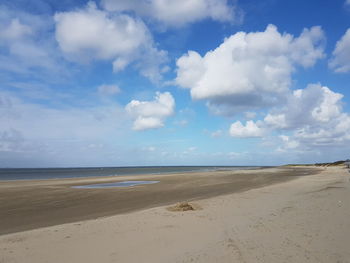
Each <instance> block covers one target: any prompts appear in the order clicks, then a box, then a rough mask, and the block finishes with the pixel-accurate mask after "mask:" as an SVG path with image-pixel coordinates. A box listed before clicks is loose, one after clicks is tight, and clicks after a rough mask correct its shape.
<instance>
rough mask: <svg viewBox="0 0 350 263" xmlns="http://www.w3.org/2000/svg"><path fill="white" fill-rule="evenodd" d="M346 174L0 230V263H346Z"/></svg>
mask: <svg viewBox="0 0 350 263" xmlns="http://www.w3.org/2000/svg"><path fill="white" fill-rule="evenodd" d="M271 173H273V172H272V171H271ZM248 174H249V173H248ZM349 175H350V174H349V173H348V171H347V170H346V169H344V168H342V167H328V168H325V169H324V170H323V171H322V172H321V173H319V174H314V175H311V176H300V177H297V178H296V179H295V180H289V181H285V182H280V183H276V181H274V184H273V185H268V186H263V187H260V188H256V189H251V190H247V191H244V192H236V193H233V194H226V195H221V196H216V197H211V198H207V199H201V200H199V199H197V198H193V199H194V201H192V202H190V204H192V203H193V207H200V208H201V209H198V210H194V211H192V210H190V211H185V212H172V211H169V210H168V209H167V208H168V207H169V206H168V205H167V206H161V207H155V208H150V209H146V210H141V211H136V212H131V213H128V214H119V215H115V216H109V217H104V218H98V219H95V220H86V221H80V222H75V223H68V224H63V225H56V226H51V227H45V228H39V229H34V230H30V231H24V232H18V233H12V234H7V235H2V236H0V262H1V263H3V262H6V263H8V262H9V263H11V262H28V263H31V262H33V263H34V262H35V263H41V262H50V263H55V262H76V263H79V262H84V263H89V262H204V263H206V262H208V263H209V262H269V263H273V262H327V263H329V262H339V263H340V262H342V263H344V262H350V250H349V244H350V220H349V218H350V203H349V200H350V182H349V177H350V176H349ZM209 177H210V176H209ZM169 178H171V176H169ZM223 178H226V177H225V176H223ZM226 179H227V178H226ZM226 179H225V180H226ZM252 180H253V179H252ZM219 181H220V180H219ZM253 181H254V180H253ZM41 183H42V182H40V183H39V182H38V184H39V185H40V184H41ZM265 183H266V182H265ZM270 183H271V182H270ZM202 184H204V181H202ZM189 185H191V184H189ZM210 185H212V184H211V183H210ZM265 185H266V184H265ZM150 186H151V185H149V186H147V187H150ZM152 186H153V185H152ZM8 187H9V186H8ZM180 188H181V187H180ZM213 189H214V188H213ZM216 189H217V190H218V189H219V188H216ZM223 189H225V188H223ZM185 192H186V191H185ZM178 201H183V200H178ZM175 203H176V202H174V203H173V205H174V204H175Z"/></svg>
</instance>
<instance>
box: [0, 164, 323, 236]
mask: <svg viewBox="0 0 350 263" xmlns="http://www.w3.org/2000/svg"><path fill="white" fill-rule="evenodd" d="M318 171H319V170H318V169H315V168H306V167H298V168H295V167H293V168H290V167H280V168H269V169H260V170H237V171H215V172H192V173H178V174H165V175H143V176H141V175H138V176H118V177H94V178H71V179H56V180H55V179H52V180H31V181H0V193H1V197H0V200H1V202H0V235H1V234H8V233H13V232H19V231H24V230H30V229H36V228H40V227H46V226H52V225H58V224H63V223H70V222H76V221H81V220H87V219H95V218H98V217H103V216H111V215H116V214H123V213H130V212H132V211H137V210H142V209H146V208H150V207H157V206H161V205H168V204H172V203H176V202H180V201H192V200H199V199H204V198H210V197H214V196H219V195H225V194H230V193H235V192H242V191H246V190H249V189H252V188H258V187H262V186H266V185H270V184H274V183H280V182H284V181H288V180H292V179H295V178H297V177H298V176H304V175H308V174H315V173H317V172H318ZM124 180H128V181H129V180H152V181H160V182H159V183H157V184H153V185H139V186H134V187H126V188H109V189H73V188H72V186H78V185H86V184H96V183H108V182H120V181H124Z"/></svg>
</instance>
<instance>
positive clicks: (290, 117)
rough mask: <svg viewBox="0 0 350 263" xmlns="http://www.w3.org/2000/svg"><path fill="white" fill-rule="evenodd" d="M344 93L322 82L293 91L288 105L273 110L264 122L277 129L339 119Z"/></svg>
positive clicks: (324, 122) (313, 124)
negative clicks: (322, 84) (337, 91)
mask: <svg viewBox="0 0 350 263" xmlns="http://www.w3.org/2000/svg"><path fill="white" fill-rule="evenodd" d="M342 98H343V95H342V94H340V93H336V92H333V91H332V90H330V89H329V88H328V87H324V86H321V85H320V84H310V85H308V86H307V87H306V88H305V89H299V90H295V91H293V93H292V94H291V95H290V96H289V97H288V100H287V103H286V106H285V107H283V108H282V109H281V108H278V109H274V110H272V111H271V112H270V113H269V114H268V115H267V116H266V117H265V119H264V122H265V123H266V124H267V125H268V126H269V127H273V128H276V129H296V128H300V127H304V126H319V125H322V124H327V123H329V122H331V121H332V120H334V119H337V118H338V117H339V116H340V115H341V112H342V105H341V99H342Z"/></svg>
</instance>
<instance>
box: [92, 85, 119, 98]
mask: <svg viewBox="0 0 350 263" xmlns="http://www.w3.org/2000/svg"><path fill="white" fill-rule="evenodd" d="M97 92H98V93H99V94H100V95H103V96H111V95H116V94H118V93H120V88H119V87H118V86H117V85H101V86H99V87H97Z"/></svg>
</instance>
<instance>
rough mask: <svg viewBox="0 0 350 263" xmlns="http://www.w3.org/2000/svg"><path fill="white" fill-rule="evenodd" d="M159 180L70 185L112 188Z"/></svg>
mask: <svg viewBox="0 0 350 263" xmlns="http://www.w3.org/2000/svg"><path fill="white" fill-rule="evenodd" d="M156 183H159V181H123V182H115V183H105V184H89V185H78V186H72V188H90V189H91V188H112V187H130V186H135V185H142V184H156Z"/></svg>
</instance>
